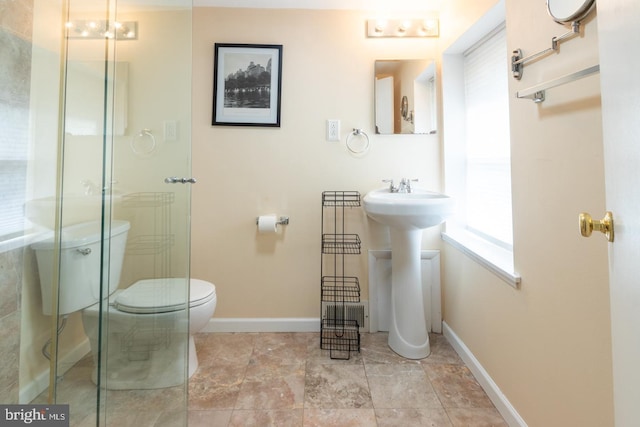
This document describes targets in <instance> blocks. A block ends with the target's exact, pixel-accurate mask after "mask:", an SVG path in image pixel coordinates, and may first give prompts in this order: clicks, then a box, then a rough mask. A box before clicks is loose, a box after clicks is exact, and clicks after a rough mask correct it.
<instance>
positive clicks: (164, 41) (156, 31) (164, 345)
mask: <svg viewBox="0 0 640 427" xmlns="http://www.w3.org/2000/svg"><path fill="white" fill-rule="evenodd" d="M191 8H192V6H191V0H188V1H187V0H185V1H181V0H177V1H175V0H174V1H172V2H170V5H168V4H167V2H166V1H164V0H148V1H145V2H140V1H137V0H118V1H108V0H68V1H67V2H66V4H65V5H64V6H63V9H65V10H63V11H62V13H61V15H63V16H64V22H65V23H64V25H65V28H66V37H65V38H64V40H63V43H62V46H63V48H62V52H61V53H60V55H61V58H62V61H61V64H62V65H61V73H60V75H61V80H60V81H61V111H62V114H61V120H60V127H61V129H62V131H61V134H60V138H59V141H60V142H59V156H58V159H59V162H58V172H57V182H58V185H57V190H56V197H55V199H56V201H57V202H56V210H55V215H54V218H55V221H53V228H54V231H55V236H56V238H55V241H56V243H57V251H56V254H57V255H56V260H57V261H58V269H57V275H58V278H59V280H58V281H57V282H58V283H57V288H56V290H57V297H58V298H57V299H58V304H57V307H58V308H59V307H61V306H62V305H61V301H64V300H65V299H68V298H70V297H71V295H72V294H73V293H74V292H78V291H77V289H75V288H73V287H70V286H67V283H69V282H70V281H69V280H68V277H69V276H68V275H66V273H65V272H67V271H68V270H70V269H74V268H76V264H75V262H74V258H69V257H66V256H65V255H64V254H65V249H66V248H68V247H71V244H72V240H73V239H75V238H76V237H77V236H74V235H73V233H70V230H72V227H74V226H76V225H77V224H86V223H92V224H94V225H95V226H96V229H97V230H98V240H99V242H98V243H97V245H98V246H97V248H99V249H98V250H95V249H94V250H93V251H92V252H91V251H87V249H88V248H86V247H82V248H80V252H74V257H76V258H77V257H84V258H81V259H82V260H87V259H89V258H90V257H92V256H94V257H97V260H98V264H97V265H99V267H98V268H97V269H95V270H94V269H89V270H88V271H85V272H83V274H85V277H86V280H87V283H89V282H91V283H93V282H94V281H95V282H97V288H96V289H97V291H95V304H93V305H91V306H90V307H86V308H82V309H79V310H76V311H73V312H70V313H63V312H61V311H60V310H58V312H57V313H55V312H54V316H52V319H53V320H54V321H53V323H55V325H54V326H52V337H53V339H52V347H51V348H52V351H51V353H52V354H51V360H52V370H51V381H50V390H49V399H48V400H49V401H50V402H51V403H59V404H69V409H70V424H71V425H94V424H95V425H109V426H111V425H113V426H123V425H135V426H155V425H170V426H180V425H186V419H187V416H186V414H187V384H188V337H189V329H188V328H189V316H188V301H189V247H190V240H189V238H190V224H189V217H190V211H189V209H190V193H191V191H190V186H191V183H190V181H189V179H190V178H191V172H190V171H191V158H190V155H191V135H190V127H191V126H190V123H191ZM168 29H171V30H170V31H168ZM170 177H176V178H179V179H176V180H173V181H172V180H171V179H169V180H167V179H166V178H170ZM183 178H184V179H183ZM123 229H126V244H125V245H121V241H122V238H123V235H122V230H123ZM84 237H86V236H83V238H84ZM92 248H94V247H92ZM82 251H84V252H85V253H84V254H83V253H82ZM123 251H124V253H122V252H123ZM94 279H95V280H94ZM91 291H94V290H93V289H91ZM125 295H126V296H127V299H125ZM132 295H133V296H132ZM125 300H126V301H128V302H127V304H128V305H127V304H124V303H123V302H122V301H125ZM131 301H133V302H131ZM54 305H56V304H54ZM124 305H126V308H125V307H124ZM168 307H171V308H168ZM176 307H179V309H176ZM54 311H55V307H54ZM56 314H58V315H59V316H56ZM55 319H58V321H57V322H55ZM62 324H64V330H60V328H59V326H60V325H62ZM54 330H55V332H53V331H54Z"/></svg>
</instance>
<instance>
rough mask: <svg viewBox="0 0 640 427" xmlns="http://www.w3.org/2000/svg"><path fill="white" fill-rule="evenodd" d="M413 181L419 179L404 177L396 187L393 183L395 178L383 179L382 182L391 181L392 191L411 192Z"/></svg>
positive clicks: (390, 188) (390, 190)
mask: <svg viewBox="0 0 640 427" xmlns="http://www.w3.org/2000/svg"><path fill="white" fill-rule="evenodd" d="M412 181H418V180H417V179H409V178H402V179H401V180H400V184H399V185H398V186H397V187H396V186H395V185H393V180H392V179H383V180H382V182H388V183H389V192H390V193H411V182H412Z"/></svg>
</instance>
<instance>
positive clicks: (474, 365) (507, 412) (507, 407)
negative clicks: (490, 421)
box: [442, 322, 527, 427]
mask: <svg viewBox="0 0 640 427" xmlns="http://www.w3.org/2000/svg"><path fill="white" fill-rule="evenodd" d="M442 331H443V334H444V336H445V338H447V341H449V343H450V344H451V346H452V347H453V349H454V350H455V351H456V353H458V355H460V358H461V359H462V360H463V361H464V363H465V364H466V365H467V367H468V368H469V370H470V371H471V373H472V374H473V375H474V376H475V377H476V379H477V380H478V383H479V384H480V386H482V388H483V389H484V391H485V393H487V396H489V399H491V402H493V404H494V405H495V407H496V409H497V410H498V412H500V415H502V418H504V420H505V421H506V422H507V424H509V426H510V427H527V423H526V422H525V421H524V420H523V419H522V417H521V416H520V414H518V412H517V411H516V409H515V408H514V407H513V405H511V402H509V399H507V397H506V396H505V395H504V394H503V393H502V391H500V388H498V385H497V384H496V383H495V382H494V381H493V379H492V378H491V377H490V376H489V373H488V372H487V371H486V370H485V369H484V368H483V367H482V365H481V364H480V362H479V361H478V359H476V358H475V356H474V355H473V353H471V350H469V348H468V347H467V346H466V345H465V344H464V342H462V340H461V339H460V337H458V336H457V335H456V333H455V332H453V329H451V328H450V327H449V325H447V322H442Z"/></svg>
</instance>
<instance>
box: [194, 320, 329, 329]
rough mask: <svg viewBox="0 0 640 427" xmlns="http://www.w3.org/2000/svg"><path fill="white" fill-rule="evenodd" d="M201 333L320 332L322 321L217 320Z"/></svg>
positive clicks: (210, 321) (212, 321)
mask: <svg viewBox="0 0 640 427" xmlns="http://www.w3.org/2000/svg"><path fill="white" fill-rule="evenodd" d="M201 332H320V319H319V318H312V317H311V318H309V317H300V318H298V317H292V318H279V319H271V318H217V317H214V318H212V319H211V320H209V324H208V325H207V326H205V327H204V329H203V330H202V331H201Z"/></svg>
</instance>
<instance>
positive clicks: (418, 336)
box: [364, 180, 453, 359]
mask: <svg viewBox="0 0 640 427" xmlns="http://www.w3.org/2000/svg"><path fill="white" fill-rule="evenodd" d="M405 182H406V180H405ZM364 210H365V211H366V212H367V215H368V216H369V217H370V218H372V219H374V220H376V221H378V222H379V223H381V224H383V225H386V226H388V227H389V232H390V234H391V252H392V256H391V313H390V319H389V347H391V349H392V350H393V351H395V352H396V353H398V354H399V355H400V356H403V357H406V358H408V359H424V358H425V357H427V356H428V355H429V353H431V348H430V347H429V335H428V334H427V323H426V321H425V310H428V309H430V307H425V306H424V298H423V295H422V280H421V279H422V278H421V269H420V248H421V243H422V230H423V229H425V228H429V227H434V226H436V225H439V224H442V223H443V222H444V221H445V220H446V219H447V218H448V217H450V216H451V215H452V214H453V200H452V199H451V198H450V197H449V196H447V195H444V194H440V193H434V192H432V191H428V190H423V189H413V190H412V191H407V192H404V193H403V192H398V191H397V190H396V191H392V190H391V189H389V188H381V189H378V190H373V191H370V192H369V193H367V195H366V196H365V197H364Z"/></svg>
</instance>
